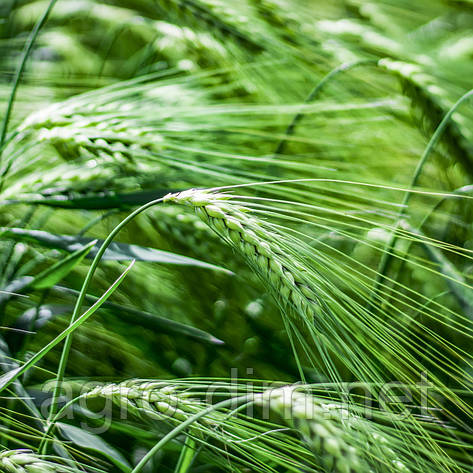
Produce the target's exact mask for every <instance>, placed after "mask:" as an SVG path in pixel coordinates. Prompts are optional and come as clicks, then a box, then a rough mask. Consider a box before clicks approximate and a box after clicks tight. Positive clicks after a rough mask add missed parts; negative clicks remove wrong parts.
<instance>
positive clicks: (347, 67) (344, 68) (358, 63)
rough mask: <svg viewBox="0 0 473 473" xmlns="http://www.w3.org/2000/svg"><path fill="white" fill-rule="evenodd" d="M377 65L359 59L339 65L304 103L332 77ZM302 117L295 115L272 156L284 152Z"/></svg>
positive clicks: (300, 114) (313, 96)
mask: <svg viewBox="0 0 473 473" xmlns="http://www.w3.org/2000/svg"><path fill="white" fill-rule="evenodd" d="M377 63H378V59H376V60H374V59H361V60H356V61H351V62H345V63H343V64H341V65H340V66H338V67H336V68H335V69H332V70H331V71H330V72H329V73H328V74H327V75H326V76H324V77H323V78H322V79H321V80H320V82H318V83H317V85H316V86H315V87H314V88H313V89H312V91H311V92H310V94H309V95H308V96H307V98H306V99H305V100H304V103H310V102H312V101H313V100H314V99H315V98H316V97H317V95H318V94H319V92H320V91H321V90H322V89H323V88H324V86H325V85H326V84H327V83H328V82H330V81H331V80H332V78H333V77H335V76H336V75H337V74H339V73H340V72H344V71H348V70H350V69H353V68H354V67H357V66H363V65H367V64H373V65H376V64H377ZM303 117H304V113H303V112H299V113H297V114H296V115H295V116H294V118H293V119H292V121H291V123H290V124H289V125H288V127H287V128H286V131H285V132H284V138H283V139H282V140H281V141H280V142H279V144H278V147H277V148H276V150H275V151H274V154H281V153H283V152H284V148H285V147H286V144H287V141H288V138H289V137H290V136H291V135H293V134H294V130H295V129H296V126H297V125H298V124H299V122H300V121H301V120H302V118H303Z"/></svg>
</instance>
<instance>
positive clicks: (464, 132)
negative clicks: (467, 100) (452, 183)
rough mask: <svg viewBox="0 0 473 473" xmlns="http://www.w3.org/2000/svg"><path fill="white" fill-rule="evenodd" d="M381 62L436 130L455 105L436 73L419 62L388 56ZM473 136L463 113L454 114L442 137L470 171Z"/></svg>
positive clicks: (432, 129)
mask: <svg viewBox="0 0 473 473" xmlns="http://www.w3.org/2000/svg"><path fill="white" fill-rule="evenodd" d="M378 66H379V67H380V68H381V69H384V70H385V71H387V72H389V73H391V74H393V75H395V76H397V77H398V78H399V80H400V81H401V82H402V85H403V88H404V91H405V93H406V95H407V96H408V97H409V98H410V99H411V101H412V104H413V106H414V107H416V108H418V109H419V110H420V113H421V114H422V118H423V119H424V120H425V122H426V125H427V127H426V128H427V133H428V134H429V135H430V134H431V133H433V131H434V130H435V128H436V127H437V125H438V124H439V123H440V121H441V120H442V118H443V117H444V116H445V115H446V113H447V112H448V110H449V109H450V108H451V106H452V105H453V104H452V103H451V101H450V100H449V99H448V95H447V93H446V92H445V91H444V90H443V89H442V88H441V87H439V85H438V83H437V81H436V80H435V79H434V77H432V76H431V75H429V74H427V73H426V72H425V71H423V70H422V68H421V67H420V66H418V65H416V64H412V63H408V62H403V61H394V60H391V59H389V58H384V59H381V60H380V61H379V62H378ZM472 138H473V135H472V133H471V131H470V130H469V129H468V123H466V122H465V119H464V117H463V116H461V115H458V114H454V115H453V116H452V117H451V119H450V121H449V123H448V125H447V127H446V128H445V130H444V132H443V137H442V141H443V142H444V143H445V145H446V146H447V148H448V150H449V151H450V152H451V153H452V154H453V155H454V156H455V157H456V158H457V159H458V161H459V162H460V163H461V164H462V165H463V167H464V169H465V170H466V171H467V172H469V171H470V169H471V165H472V163H473V146H472V144H471V139H472Z"/></svg>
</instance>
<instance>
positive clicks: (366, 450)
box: [256, 386, 410, 473]
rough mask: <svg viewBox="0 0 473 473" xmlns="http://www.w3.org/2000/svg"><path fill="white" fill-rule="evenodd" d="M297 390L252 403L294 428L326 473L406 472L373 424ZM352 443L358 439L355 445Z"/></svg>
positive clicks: (277, 392) (281, 391)
mask: <svg viewBox="0 0 473 473" xmlns="http://www.w3.org/2000/svg"><path fill="white" fill-rule="evenodd" d="M298 389H299V388H298V387H296V386H285V387H282V388H276V389H271V390H268V391H266V392H265V393H263V394H262V395H260V396H258V397H257V398H256V403H257V404H259V405H261V406H263V407H266V408H270V409H271V410H273V411H275V412H277V413H278V414H279V415H280V416H281V417H282V418H283V419H285V420H286V421H289V424H291V425H293V426H294V427H295V428H297V430H298V431H299V432H300V433H301V434H302V435H303V437H304V438H305V439H306V441H307V443H308V444H309V445H310V446H311V448H312V451H313V452H314V454H315V455H316V456H317V458H320V460H321V461H322V466H323V467H324V468H325V469H327V471H334V472H338V473H362V472H363V473H364V472H366V471H369V472H372V471H379V467H382V468H383V470H385V471H393V472H399V473H408V472H409V471H410V470H409V469H408V468H407V466H406V465H405V464H404V463H403V462H402V461H401V460H399V456H398V455H397V454H396V452H395V451H394V450H393V449H392V448H391V446H390V443H391V442H390V440H389V439H388V438H387V437H386V435H385V434H384V433H382V432H380V431H379V429H377V428H376V426H375V425H374V424H372V423H371V422H369V421H367V420H365V419H363V418H362V417H359V416H357V415H356V414H354V413H352V412H350V411H349V410H347V409H344V408H343V407H342V406H341V405H339V404H336V403H330V402H327V401H325V400H321V399H318V398H316V397H314V396H312V395H311V394H309V393H304V392H301V391H298ZM353 439H358V440H357V441H356V444H354V440H353ZM360 447H362V448H360ZM371 450H377V451H378V452H382V457H383V458H379V453H371V454H370V451H371ZM375 464H376V465H377V466H378V468H376V467H375ZM371 467H375V468H371Z"/></svg>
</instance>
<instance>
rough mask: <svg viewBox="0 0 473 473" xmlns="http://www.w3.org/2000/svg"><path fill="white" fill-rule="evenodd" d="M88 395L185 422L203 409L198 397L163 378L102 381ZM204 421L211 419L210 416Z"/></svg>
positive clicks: (159, 416)
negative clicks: (182, 390) (176, 387)
mask: <svg viewBox="0 0 473 473" xmlns="http://www.w3.org/2000/svg"><path fill="white" fill-rule="evenodd" d="M85 397H86V398H94V397H101V398H106V399H111V400H112V401H113V402H114V403H115V404H117V405H118V406H120V407H121V408H129V409H130V410H131V411H132V412H135V413H136V414H138V415H140V414H144V415H146V416H147V417H148V418H150V419H154V420H174V421H177V422H182V421H184V420H186V419H187V418H188V417H189V416H190V415H192V414H195V413H196V412H198V411H199V410H201V409H202V404H201V402H200V401H199V400H197V399H188V397H187V396H186V395H185V394H184V393H181V392H179V393H177V391H176V389H175V388H174V387H173V386H169V385H168V384H166V383H164V382H160V381H142V380H129V381H124V382H122V383H118V384H106V385H99V386H96V387H95V388H93V389H92V390H91V391H89V392H88V393H87V394H86V395H85ZM204 407H205V406H204ZM203 422H208V418H207V419H204V420H203Z"/></svg>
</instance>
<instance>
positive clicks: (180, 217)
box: [151, 205, 216, 254]
mask: <svg viewBox="0 0 473 473" xmlns="http://www.w3.org/2000/svg"><path fill="white" fill-rule="evenodd" d="M151 216H152V218H153V224H154V225H155V226H156V227H157V229H158V231H159V232H160V233H162V234H164V235H169V236H170V237H171V238H173V239H174V240H175V241H176V242H178V243H180V244H181V245H184V246H186V247H188V248H192V249H193V251H195V252H196V253H199V254H203V253H205V252H206V250H208V240H209V239H213V240H216V235H215V234H214V233H213V232H212V231H211V230H210V229H209V227H208V226H207V225H205V223H204V222H202V220H201V219H200V218H199V217H197V216H196V215H192V214H190V213H188V212H182V211H181V210H180V209H179V208H177V207H175V206H163V205H162V206H158V207H156V208H155V209H154V210H153V213H152V214H151Z"/></svg>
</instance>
